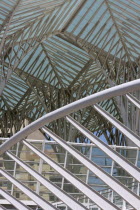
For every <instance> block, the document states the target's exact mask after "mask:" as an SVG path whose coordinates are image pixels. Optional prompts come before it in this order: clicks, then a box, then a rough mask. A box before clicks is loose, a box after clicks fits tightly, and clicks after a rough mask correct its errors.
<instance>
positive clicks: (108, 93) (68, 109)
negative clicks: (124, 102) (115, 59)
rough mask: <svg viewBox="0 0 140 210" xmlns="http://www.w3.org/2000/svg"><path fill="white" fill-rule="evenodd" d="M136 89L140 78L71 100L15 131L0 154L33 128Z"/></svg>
mask: <svg viewBox="0 0 140 210" xmlns="http://www.w3.org/2000/svg"><path fill="white" fill-rule="evenodd" d="M138 89H140V79H137V80H134V81H131V82H127V83H124V84H121V85H118V86H115V87H111V88H109V89H106V90H103V91H100V92H98V93H95V94H92V95H90V96H87V97H85V98H82V99H80V100H77V101H75V102H72V103H70V104H68V105H66V106H64V107H61V108H59V109H57V110H55V111H53V112H50V113H48V114H46V115H44V116H43V117H41V118H39V119H38V120H36V121H35V122H32V123H31V124H30V125H28V126H26V127H25V128H23V129H22V130H20V131H19V132H17V133H16V134H15V135H14V136H12V137H11V138H9V140H7V141H6V142H4V143H3V144H2V145H0V155H2V154H3V153H4V152H5V151H7V150H9V148H10V147H11V146H13V145H14V144H16V143H17V142H19V141H20V140H22V139H25V137H26V136H28V135H29V134H31V133H33V132H34V131H35V130H38V129H39V128H41V127H42V126H44V125H45V124H47V123H50V122H52V121H53V120H56V119H59V118H62V117H65V116H66V115H69V114H70V113H73V112H75V111H78V110H80V109H83V108H85V107H88V106H90V105H93V104H96V103H98V102H100V101H103V100H106V99H109V98H112V97H115V96H119V95H124V94H126V93H128V92H133V91H135V90H138Z"/></svg>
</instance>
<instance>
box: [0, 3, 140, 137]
mask: <svg viewBox="0 0 140 210" xmlns="http://www.w3.org/2000/svg"><path fill="white" fill-rule="evenodd" d="M0 5H1V10H0V24H1V25H0V42H1V43H0V54H1V56H0V78H1V79H0V95H1V97H0V108H1V110H0V118H1V119H2V120H1V122H3V121H4V122H5V126H4V127H5V128H4V129H2V134H3V136H7V133H10V135H12V128H13V126H15V130H16V131H18V130H19V129H20V128H21V126H22V125H23V122H24V120H25V119H28V120H29V121H30V122H31V121H33V120H35V119H37V118H38V117H41V116H42V115H44V114H45V113H47V112H50V111H52V110H55V109H57V108H58V107H61V106H63V105H65V104H68V103H70V102H72V101H75V100H77V99H79V98H83V97H84V96H86V95H90V94H92V93H95V92H98V91H100V90H103V89H106V88H108V87H111V86H114V85H117V84H121V83H124V82H127V81H131V80H134V79H136V78H139V74H140V72H139V65H140V57H139V54H140V45H139V43H140V35H139V34H140V25H139V21H140V2H139V1H138V0H116V1H113V0H100V1H98V0H2V1H1V3H0ZM102 106H103V107H104V108H105V109H106V110H111V111H110V112H111V113H112V114H113V115H114V116H116V117H117V118H118V119H120V120H123V119H122V118H121V117H120V112H121V110H119V111H118V109H120V107H119V103H118V102H117V101H116V99H111V100H108V101H106V102H104V103H103V104H102ZM90 111H91V110H88V109H87V110H86V111H84V113H83V115H82V116H83V123H86V122H87V119H88V121H89V122H91V123H89V128H90V129H91V128H92V130H93V131H97V127H98V129H99V130H100V129H101V128H102V127H103V124H104V122H102V124H101V122H100V125H99V122H97V121H96V119H94V120H95V123H94V124H93V123H92V121H93V118H95V115H94V114H95V113H94V111H92V113H93V115H89V113H90ZM15 124H16V125H15ZM97 125H98V126H97ZM1 127H3V126H1ZM11 127H12V128H11ZM5 129H7V131H5ZM9 129H10V131H9ZM110 132H111V131H110ZM112 132H114V131H112Z"/></svg>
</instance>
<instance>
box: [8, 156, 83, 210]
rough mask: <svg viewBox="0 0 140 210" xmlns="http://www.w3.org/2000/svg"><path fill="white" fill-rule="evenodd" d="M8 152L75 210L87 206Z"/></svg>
mask: <svg viewBox="0 0 140 210" xmlns="http://www.w3.org/2000/svg"><path fill="white" fill-rule="evenodd" d="M6 154H7V155H8V156H9V157H10V158H11V159H13V160H14V161H15V162H16V163H17V164H19V165H20V166H21V167H22V168H24V169H25V170H26V171H27V172H28V173H29V174H31V175H32V176H33V177H34V178H35V179H37V180H38V181H39V182H40V183H41V184H43V185H44V186H45V187H46V188H47V189H49V190H50V191H51V192H52V193H53V194H54V195H55V196H57V197H58V198H59V199H60V200H61V201H63V202H64V203H65V204H66V205H68V206H69V207H70V208H72V209H73V210H77V209H80V210H85V209H86V208H85V207H84V206H83V205H82V204H80V203H79V202H78V201H76V200H75V199H74V198H73V197H71V196H70V195H68V194H67V193H66V192H64V191H63V190H61V189H60V188H59V187H57V186H56V185H54V184H53V183H51V182H50V181H49V180H48V179H46V178H45V177H44V176H42V175H41V174H39V173H38V172H36V171H35V170H34V169H32V168H31V167H30V166H28V165H27V164H25V163H24V162H23V161H22V160H20V159H19V158H17V157H16V156H15V155H14V154H12V153H11V152H6Z"/></svg>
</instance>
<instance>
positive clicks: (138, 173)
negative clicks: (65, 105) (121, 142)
mask: <svg viewBox="0 0 140 210" xmlns="http://www.w3.org/2000/svg"><path fill="white" fill-rule="evenodd" d="M66 119H67V120H68V121H69V122H70V123H71V124H72V125H73V126H74V127H75V128H77V129H78V130H79V131H80V132H81V133H82V134H84V135H85V136H86V137H87V138H88V139H90V140H91V141H92V142H93V143H94V144H95V145H96V146H97V147H99V148H100V149H101V150H102V151H104V152H105V153H106V154H107V155H108V156H109V157H110V158H111V159H113V160H114V161H115V162H116V163H118V164H119V165H120V166H121V167H122V168H124V169H125V170H126V171H127V172H128V173H129V174H130V175H131V176H132V177H134V178H135V179H136V180H137V181H138V182H140V169H139V168H137V167H136V166H135V165H133V164H132V163H131V162H129V161H128V160H127V159H126V158H124V157H123V156H122V155H120V154H119V153H118V152H116V151H115V150H113V149H112V148H110V147H109V146H108V145H107V144H105V143H104V142H102V141H101V140H100V139H99V138H98V137H97V136H95V135H93V134H92V133H91V132H90V131H89V130H88V129H86V128H85V127H84V126H82V125H81V124H80V123H78V122H77V121H76V120H74V119H73V118H72V117H70V116H67V117H66Z"/></svg>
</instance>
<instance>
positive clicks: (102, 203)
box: [23, 141, 119, 210]
mask: <svg viewBox="0 0 140 210" xmlns="http://www.w3.org/2000/svg"><path fill="white" fill-rule="evenodd" d="M23 143H24V144H25V145H26V146H27V147H28V148H30V149H31V150H32V151H33V152H35V154H37V155H38V156H39V157H40V158H41V159H42V160H44V161H45V162H46V163H48V164H49V165H50V166H51V167H52V168H54V169H55V170H56V171H58V173H59V174H61V175H62V176H63V177H65V179H67V180H68V181H69V182H71V183H72V184H73V185H74V186H75V187H77V188H78V189H79V190H80V191H81V192H83V193H84V194H85V195H86V196H87V197H88V198H90V199H91V200H92V201H93V202H95V203H96V204H97V205H98V206H99V207H100V208H102V209H103V208H105V207H106V209H112V210H113V209H119V208H117V207H116V206H115V205H114V204H113V203H111V202H109V201H108V200H107V199H105V198H104V197H103V196H101V195H100V194H99V193H98V192H97V191H95V190H93V189H91V188H90V187H88V185H86V184H85V183H84V182H82V181H81V180H79V179H78V178H76V177H75V176H73V174H72V173H70V172H69V171H68V170H66V169H64V168H63V167H61V166H60V165H59V164H58V163H56V162H54V161H53V160H51V159H50V158H49V157H48V156H47V155H46V154H43V153H42V152H40V151H39V150H38V149H37V148H35V147H34V146H33V145H31V144H29V143H28V142H27V141H23Z"/></svg>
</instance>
